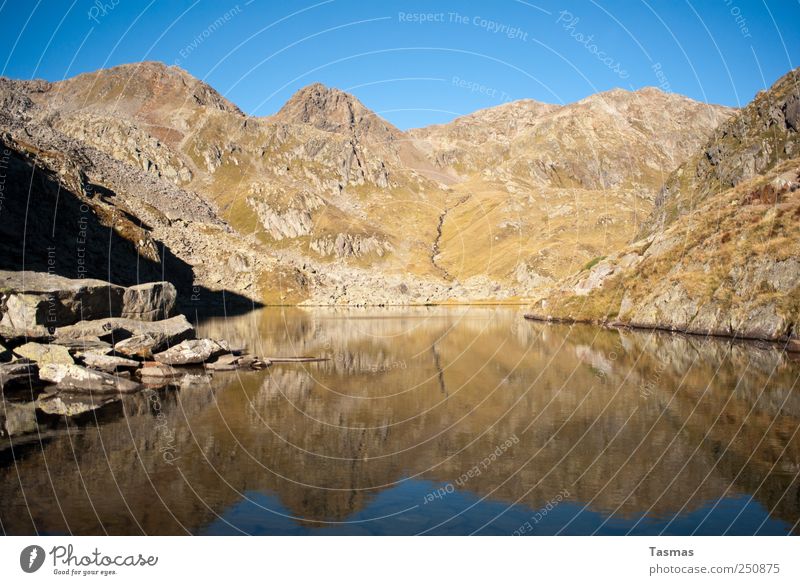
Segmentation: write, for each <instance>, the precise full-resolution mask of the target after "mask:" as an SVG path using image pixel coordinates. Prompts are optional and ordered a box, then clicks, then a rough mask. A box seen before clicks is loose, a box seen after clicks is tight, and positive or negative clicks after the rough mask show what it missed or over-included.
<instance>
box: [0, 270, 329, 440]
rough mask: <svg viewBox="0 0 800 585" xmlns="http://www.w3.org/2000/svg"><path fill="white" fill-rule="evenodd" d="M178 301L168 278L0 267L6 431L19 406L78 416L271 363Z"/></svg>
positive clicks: (2, 424)
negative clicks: (199, 330) (218, 333)
mask: <svg viewBox="0 0 800 585" xmlns="http://www.w3.org/2000/svg"><path fill="white" fill-rule="evenodd" d="M176 302H177V292H176V290H175V287H174V286H173V285H172V284H171V283H169V282H151V283H145V284H140V285H136V286H131V287H121V286H117V285H113V284H110V283H108V282H104V281H101V280H94V279H83V280H73V279H68V278H64V277H61V276H56V275H52V274H47V273H42V272H31V271H26V272H13V271H0V316H1V317H2V318H0V392H2V402H3V404H2V408H1V409H0V414H2V417H0V419H2V420H0V436H2V435H4V434H7V435H13V434H18V432H19V431H20V430H22V429H26V428H27V426H26V425H24V424H23V425H20V424H16V423H15V422H14V420H15V419H14V417H15V416H16V415H19V414H20V412H22V413H23V414H25V415H26V416H24V417H23V418H24V419H25V420H29V419H31V417H34V418H33V420H34V421H35V411H36V410H41V411H42V412H44V413H46V414H50V415H62V416H75V415H79V414H83V413H85V412H88V411H91V410H96V409H97V408H100V407H102V406H104V405H106V404H108V403H110V402H113V401H115V400H116V399H118V397H120V396H121V395H129V394H133V393H136V392H139V391H142V390H145V389H160V388H165V387H168V386H176V385H180V384H181V383H182V382H184V381H186V380H192V381H193V382H198V383H199V382H203V381H206V382H208V381H210V379H211V376H213V374H215V373H217V372H224V371H234V370H262V369H265V368H267V367H269V366H270V365H271V361H270V360H268V359H262V358H259V357H258V356H255V355H251V354H249V353H247V351H246V349H245V348H238V347H232V346H231V345H230V344H229V343H228V342H227V341H225V340H223V339H202V338H200V339H198V338H197V336H196V334H195V328H194V327H193V326H192V324H191V323H190V322H189V320H188V319H187V318H186V317H185V316H184V315H181V314H177V313H176ZM285 359H289V358H285ZM291 359H292V360H299V359H313V358H291ZM15 413H16V414H15ZM9 416H11V418H9ZM9 420H11V422H9ZM28 426H29V425H28ZM34 428H35V427H34ZM31 430H33V429H29V428H28V431H31Z"/></svg>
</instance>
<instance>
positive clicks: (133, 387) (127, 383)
mask: <svg viewBox="0 0 800 585" xmlns="http://www.w3.org/2000/svg"><path fill="white" fill-rule="evenodd" d="M39 377H40V378H41V379H42V380H47V381H48V382H53V383H54V384H55V385H56V388H57V389H58V390H70V391H72V392H92V393H93V392H98V393H109V394H126V393H130V392H136V391H137V390H139V389H140V388H141V385H139V384H137V383H136V382H133V381H131V380H128V379H125V378H121V377H119V376H113V375H111V374H107V373H105V372H97V371H95V370H90V369H89V368H84V367H83V366H79V365H76V364H71V365H70V364H45V365H43V366H42V367H41V368H39Z"/></svg>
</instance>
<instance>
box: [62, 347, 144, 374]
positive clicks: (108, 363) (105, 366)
mask: <svg viewBox="0 0 800 585" xmlns="http://www.w3.org/2000/svg"><path fill="white" fill-rule="evenodd" d="M76 357H77V358H78V359H80V360H81V361H82V362H83V363H84V364H85V365H87V366H89V367H90V368H96V369H98V370H103V371H104V372H111V373H113V372H116V371H117V370H119V369H124V368H138V367H139V362H137V361H135V360H130V359H127V358H124V357H120V356H116V355H105V354H103V353H100V352H95V351H86V352H78V353H77V354H76Z"/></svg>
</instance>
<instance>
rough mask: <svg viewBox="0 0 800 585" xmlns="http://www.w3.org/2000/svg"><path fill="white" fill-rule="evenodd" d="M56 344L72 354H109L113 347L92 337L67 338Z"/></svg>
mask: <svg viewBox="0 0 800 585" xmlns="http://www.w3.org/2000/svg"><path fill="white" fill-rule="evenodd" d="M58 344H59V345H61V346H63V347H66V348H67V349H69V350H70V351H72V352H86V351H91V352H93V353H102V354H108V353H110V352H111V349H112V348H113V347H114V346H113V345H111V344H110V343H108V342H107V341H103V340H101V339H100V338H99V337H95V336H92V335H88V336H86V337H80V338H76V339H71V338H67V337H65V338H61V339H59V340H58Z"/></svg>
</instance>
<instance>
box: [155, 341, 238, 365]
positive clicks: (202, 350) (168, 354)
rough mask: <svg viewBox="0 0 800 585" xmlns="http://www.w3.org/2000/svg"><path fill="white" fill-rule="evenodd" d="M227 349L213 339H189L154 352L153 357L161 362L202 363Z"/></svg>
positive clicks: (179, 363) (176, 363)
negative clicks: (162, 350) (159, 351)
mask: <svg viewBox="0 0 800 585" xmlns="http://www.w3.org/2000/svg"><path fill="white" fill-rule="evenodd" d="M225 351H226V350H225V349H224V348H223V347H222V346H221V345H220V344H219V343H218V342H216V341H214V340H213V339H189V340H186V341H182V342H180V343H179V344H178V345H174V346H172V347H170V348H169V349H168V350H166V351H164V352H161V353H157V354H154V355H153V357H154V358H155V359H156V360H158V361H159V362H161V363H163V364H169V365H188V364H202V363H204V362H207V361H208V360H209V359H211V358H213V357H216V356H218V355H220V354H222V353H225Z"/></svg>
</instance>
